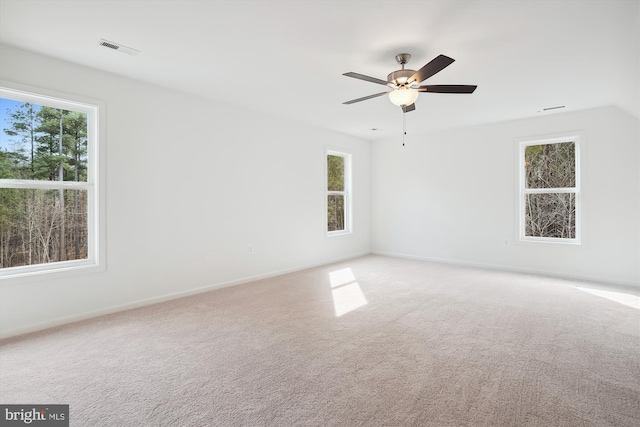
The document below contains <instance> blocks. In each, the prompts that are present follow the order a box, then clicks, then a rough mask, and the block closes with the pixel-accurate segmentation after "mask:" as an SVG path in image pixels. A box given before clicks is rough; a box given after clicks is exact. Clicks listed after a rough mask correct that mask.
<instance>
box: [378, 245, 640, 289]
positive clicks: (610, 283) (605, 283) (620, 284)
mask: <svg viewBox="0 0 640 427" xmlns="http://www.w3.org/2000/svg"><path fill="white" fill-rule="evenodd" d="M371 254H373V255H381V256H390V257H396V258H405V259H414V260H418V261H430V262H439V263H443V264H451V265H458V266H462V267H473V268H481V269H489V270H497V271H508V272H510V273H522V274H532V275H536V276H543V277H553V278H557V279H563V280H572V281H581V282H586V283H588V284H591V285H593V286H597V287H601V288H603V289H605V288H606V289H617V290H621V291H627V292H633V293H638V292H640V283H638V282H633V281H626V280H611V279H608V278H601V277H593V276H579V275H569V274H564V273H558V272H553V271H542V270H533V269H527V268H517V267H510V266H505V265H496V264H484V263H480V262H471V261H460V260H452V259H445V258H433V257H425V256H418V255H410V254H402V253H397V252H385V251H371Z"/></svg>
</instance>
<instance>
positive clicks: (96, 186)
mask: <svg viewBox="0 0 640 427" xmlns="http://www.w3.org/2000/svg"><path fill="white" fill-rule="evenodd" d="M0 97H2V98H6V99H11V100H15V101H20V102H29V103H32V104H38V105H43V106H49V107H53V108H59V109H64V110H69V111H78V112H83V113H86V114H87V181H86V182H76V181H42V180H24V179H0V188H18V189H42V190H52V189H63V190H84V191H87V216H88V217H87V238H88V247H87V258H86V259H81V260H70V261H57V262H50V263H43V264H35V265H25V266H17V267H6V268H2V269H0V279H2V282H3V283H7V282H8V281H9V279H18V280H27V279H29V278H31V277H33V276H42V275H45V274H50V273H63V272H71V271H96V270H99V271H101V270H104V268H105V267H104V264H105V242H104V235H105V227H104V221H103V218H104V212H103V210H104V200H103V198H104V195H103V194H102V192H101V191H100V184H101V182H102V181H104V167H102V166H103V164H104V160H103V159H104V156H103V155H101V153H100V152H101V150H102V145H101V144H100V142H101V141H102V140H104V129H102V128H101V126H100V123H104V103H103V102H100V101H96V100H88V99H84V98H79V97H77V96H73V95H68V94H59V93H55V92H52V91H47V90H44V89H39V88H32V87H27V86H23V85H19V84H15V83H9V82H6V81H0ZM12 282H13V281H12Z"/></svg>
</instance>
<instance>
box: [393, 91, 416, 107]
mask: <svg viewBox="0 0 640 427" xmlns="http://www.w3.org/2000/svg"><path fill="white" fill-rule="evenodd" d="M416 99H418V91H417V90H416V89H411V88H405V87H399V88H398V89H396V90H393V91H391V92H389V100H390V101H391V102H392V103H394V104H395V105H398V106H403V105H411V104H413V103H414V102H415V101H416Z"/></svg>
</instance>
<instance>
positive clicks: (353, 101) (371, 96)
mask: <svg viewBox="0 0 640 427" xmlns="http://www.w3.org/2000/svg"><path fill="white" fill-rule="evenodd" d="M387 93H389V92H380V93H376V94H375V95H369V96H365V97H363V98H358V99H352V100H351V101H347V102H343V104H354V103H356V102H360V101H366V100H367V99H371V98H377V97H379V96H382V95H384V94H387Z"/></svg>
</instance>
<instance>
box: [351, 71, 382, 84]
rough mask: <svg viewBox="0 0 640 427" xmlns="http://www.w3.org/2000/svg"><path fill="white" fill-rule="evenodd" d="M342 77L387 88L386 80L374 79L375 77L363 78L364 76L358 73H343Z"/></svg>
mask: <svg viewBox="0 0 640 427" xmlns="http://www.w3.org/2000/svg"><path fill="white" fill-rule="evenodd" d="M343 76H347V77H353V78H354V79H359V80H365V81H368V82H371V83H378V84H379V85H385V86H387V84H388V82H387V81H386V80H381V79H376V78H375V77H369V76H365V75H364V74H358V73H344V74H343Z"/></svg>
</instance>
